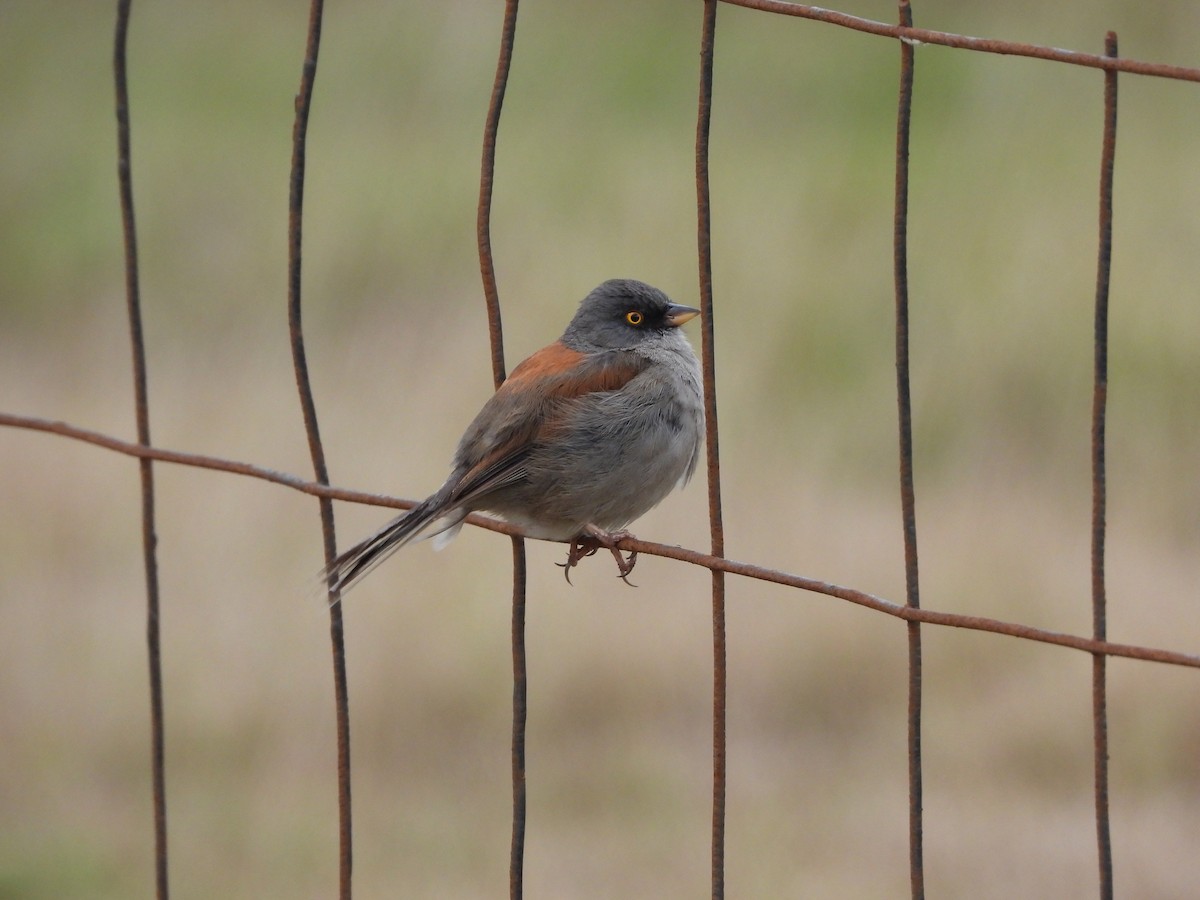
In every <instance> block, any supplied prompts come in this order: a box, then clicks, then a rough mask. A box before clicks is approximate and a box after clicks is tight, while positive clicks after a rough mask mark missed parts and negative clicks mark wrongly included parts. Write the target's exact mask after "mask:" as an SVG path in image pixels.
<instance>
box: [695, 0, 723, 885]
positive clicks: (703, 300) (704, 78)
mask: <svg viewBox="0 0 1200 900" xmlns="http://www.w3.org/2000/svg"><path fill="white" fill-rule="evenodd" d="M716 29H717V0H705V3H704V19H703V25H702V27H701V32H700V100H699V108H698V110H697V113H696V250H697V254H696V255H697V261H698V264H699V268H700V311H701V316H700V322H701V324H700V360H701V368H702V369H703V373H704V447H705V454H706V457H705V458H706V461H707V469H706V471H707V473H708V478H707V482H708V526H709V534H710V540H711V541H712V556H713V557H714V558H716V559H719V558H721V557H723V556H724V555H725V526H724V521H723V519H722V516H721V456H720V453H719V452H718V447H717V373H716V330H715V323H714V318H713V289H712V211H711V208H710V193H709V185H708V135H709V131H710V128H711V125H712V85H713V45H714V42H715V39H716ZM712 631H713V723H712V726H713V728H712V730H713V734H712V743H713V748H712V755H713V764H712V771H713V779H712V835H711V849H710V853H711V860H712V896H713V898H714V900H719V898H721V897H724V896H725V769H726V763H725V740H726V738H725V718H726V716H725V701H726V696H727V692H728V691H727V689H728V678H727V676H726V652H725V572H724V571H723V570H722V569H719V568H714V569H712Z"/></svg>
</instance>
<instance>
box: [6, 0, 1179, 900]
mask: <svg viewBox="0 0 1200 900" xmlns="http://www.w3.org/2000/svg"><path fill="white" fill-rule="evenodd" d="M716 2H717V0H706V2H705V6H704V13H703V24H702V30H701V70H700V98H699V108H698V114H697V126H696V186H697V250H698V263H699V279H700V298H701V306H702V310H703V313H704V316H703V319H702V323H703V324H702V361H703V368H704V380H705V410H706V414H707V416H708V422H707V432H706V447H707V465H708V499H709V515H710V531H711V540H712V548H711V552H709V553H703V552H700V551H696V550H689V549H686V548H682V547H677V546H671V545H665V544H658V543H653V542H650V541H642V540H637V539H633V538H630V539H627V540H625V541H622V542H621V548H622V549H625V550H633V551H637V552H638V553H641V554H645V555H652V556H659V557H661V558H666V559H673V560H676V561H680V562H685V563H689V564H693V565H698V566H702V567H705V568H708V569H709V570H710V572H711V573H712V578H713V590H712V613H713V651H714V675H713V806H712V832H711V839H712V848H711V849H712V893H713V896H714V897H721V896H723V895H724V876H725V861H724V845H725V833H724V831H725V792H726V784H725V767H726V760H725V716H726V709H725V702H726V667H725V666H726V662H725V650H726V645H725V594H724V576H725V575H726V574H735V575H739V576H743V577H748V578H752V579H756V580H759V581H765V582H770V583H775V584H779V585H783V586H787V587H791V588H796V589H799V590H803V591H808V592H813V593H818V594H823V595H826V596H830V597H834V598H837V599H841V600H844V601H847V602H850V603H854V604H857V605H860V606H863V607H865V608H868V609H871V610H874V611H876V612H882V613H884V614H887V615H890V616H893V617H895V618H898V619H902V620H904V621H905V622H906V624H907V629H908V637H909V645H908V651H909V652H908V666H909V672H908V676H909V677H908V687H909V716H908V753H909V825H910V830H909V842H910V881H911V890H912V895H913V896H914V897H922V896H923V895H924V870H923V860H922V807H921V804H922V797H921V754H920V749H921V748H920V713H921V645H920V629H919V626H920V625H921V624H928V625H937V626H941V627H955V628H965V629H970V630H975V631H982V632H988V633H992V634H999V635H1005V636H1009V637H1015V638H1018V639H1023V640H1032V641H1038V642H1042V643H1048V644H1053V645H1057V646H1062V647H1069V648H1073V649H1076V650H1079V651H1081V652H1086V653H1089V654H1091V655H1092V657H1093V669H1092V672H1093V682H1092V684H1093V691H1092V697H1093V703H1092V706H1093V732H1094V744H1095V752H1094V766H1095V773H1094V774H1095V779H1094V790H1095V808H1096V832H1097V846H1098V864H1099V877H1100V895H1101V897H1102V898H1111V897H1112V895H1113V863H1112V847H1111V834H1110V828H1109V806H1108V732H1107V696H1106V674H1107V660H1108V658H1109V657H1124V658H1128V659H1136V660H1140V661H1145V662H1155V663H1160V664H1168V665H1177V666H1185V667H1190V668H1200V656H1197V655H1195V654H1187V653H1182V652H1177V651H1170V650H1164V649H1160V648H1151V647H1142V646H1135V645H1129V644H1120V643H1113V642H1110V641H1109V640H1108V639H1107V630H1106V597H1105V568H1104V551H1105V515H1106V480H1105V423H1106V402H1107V385H1108V372H1107V351H1108V329H1107V320H1108V292H1109V276H1110V269H1111V256H1112V219H1113V208H1112V192H1113V176H1114V150H1115V142H1116V123H1117V118H1116V116H1117V73H1118V72H1127V73H1131V74H1139V75H1145V76H1152V77H1161V78H1168V79H1175V80H1183V81H1193V82H1197V81H1200V69H1196V68H1187V67H1182V66H1173V65H1165V64H1160V63H1150V62H1143V61H1138V60H1131V59H1121V58H1120V57H1119V56H1118V55H1117V41H1116V36H1115V35H1114V34H1113V33H1111V32H1110V33H1109V34H1108V36H1107V39H1106V42H1105V53H1104V55H1102V56H1101V55H1093V54H1086V53H1079V52H1075V51H1070V50H1062V49H1058V48H1051V47H1042V46H1038V45H1033V44H1024V43H1017V42H1009V41H998V40H991V39H985V38H976V37H970V36H966V35H958V34H952V33H948V32H939V31H930V30H926V29H918V28H914V27H913V26H912V18H911V8H910V6H909V3H908V0H898V6H899V24H897V25H887V24H884V23H881V22H875V21H872V20H868V19H863V18H860V17H856V16H851V15H848V14H845V13H840V12H835V11H831V10H826V9H821V8H818V7H813V6H805V5H802V4H795V3H787V2H782V0H724V2H727V3H731V4H734V5H738V6H743V7H746V8H749V9H755V10H760V11H766V12H772V13H779V14H784V15H789V16H795V17H799V18H805V19H810V20H815V21H820V22H825V23H828V24H833V25H837V26H839V27H843V28H848V29H852V30H855V31H859V32H864V33H869V34H874V35H878V36H883V37H890V38H896V39H899V40H900V41H901V42H902V43H901V67H900V91H899V101H898V112H897V131H896V180H895V211H894V212H895V215H894V242H893V252H894V276H895V300H896V366H897V403H898V413H899V418H898V431H899V444H900V486H901V514H902V526H903V530H904V544H905V576H906V577H905V585H906V597H905V602H904V603H903V604H900V603H896V602H893V601H891V600H886V599H884V598H881V597H877V596H875V595H872V594H868V593H865V592H863V591H859V590H856V589H853V588H849V587H844V586H840V585H834V584H830V583H827V582H822V581H819V580H816V579H812V578H808V577H805V576H801V575H796V574H792V573H788V572H784V571H781V570H778V569H772V568H767V567H763V566H758V565H754V564H751V563H746V562H739V561H737V560H730V559H727V558H725V556H724V531H723V525H722V516H721V497H720V470H719V454H718V445H717V437H718V429H717V404H716V396H715V371H714V339H715V327H714V317H713V289H712V260H711V239H710V233H711V210H710V197H709V184H708V138H709V131H710V126H711V111H712V83H713V75H712V67H713V45H714V35H715V24H716ZM130 3H131V0H119V2H118V8H117V24H116V33H115V38H114V52H113V68H114V79H115V86H116V115H117V138H118V182H119V185H118V186H119V192H120V205H121V213H122V227H123V238H124V255H125V281H126V300H127V306H128V317H129V329H130V340H131V347H132V355H133V370H134V372H133V374H134V401H135V412H136V419H137V440H136V442H131V441H126V440H122V439H120V438H116V437H112V436H109V435H105V434H101V433H98V432H95V431H89V430H86V429H82V428H78V427H75V426H72V425H69V424H67V423H63V422H56V421H50V420H47V419H42V418H37V417H30V416H18V415H14V414H9V413H0V426H3V427H9V428H20V429H26V430H33V431H40V432H43V433H48V434H53V435H57V436H60V437H65V438H69V439H73V440H79V441H82V442H86V443H90V444H93V445H95V446H99V447H101V448H104V449H107V450H109V451H113V452H118V453H122V454H125V455H128V456H130V457H134V458H136V459H137V460H138V462H139V470H140V473H141V499H142V525H143V529H142V530H143V557H144V566H145V572H146V589H147V607H146V608H147V647H148V661H149V669H150V701H151V731H152V747H151V776H152V781H153V804H154V837H155V842H154V843H155V874H156V888H157V896H158V897H159V898H160V900H161V898H166V897H167V896H168V878H167V873H168V865H167V863H168V856H167V816H166V801H165V764H164V737H163V731H164V729H163V684H162V671H161V650H160V639H159V599H160V598H159V586H158V563H157V554H156V536H155V522H154V519H155V502H154V481H153V468H152V466H153V463H154V462H166V463H173V464H179V465H186V466H191V467H196V468H203V469H210V470H214V471H224V472H227V473H231V474H235V475H239V476H243V477H253V478H258V479H262V480H266V481H270V482H273V483H276V484H280V485H284V486H287V487H289V488H292V489H294V490H297V491H300V492H303V493H306V494H308V495H311V496H314V497H317V498H318V499H319V506H320V514H321V525H322V536H323V542H324V550H325V554H326V559H327V561H328V560H331V559H332V558H333V557H334V555H335V553H336V539H335V532H334V522H333V508H332V501H333V500H335V499H336V500H343V501H347V502H356V503H364V504H371V505H378V506H385V507H392V508H398V509H406V508H411V507H412V506H413V505H414V503H413V501H411V500H406V499H400V498H394V497H387V496H383V495H379V494H372V493H366V492H361V491H352V490H348V489H344V488H338V487H335V486H332V485H330V483H329V478H328V471H327V467H326V463H325V458H324V451H323V448H322V444H321V439H320V432H319V429H318V426H317V416H316V408H315V403H314V400H313V395H312V390H311V386H310V383H309V377H308V368H307V363H306V356H305V350H304V339H303V332H302V328H301V302H300V300H301V247H302V241H301V237H302V222H303V188H304V168H305V142H306V134H307V124H308V116H309V111H310V108H311V102H312V93H313V86H314V80H315V75H316V64H317V54H318V49H319V42H320V30H321V20H322V11H323V4H322V0H312V3H311V6H310V12H309V25H308V34H307V43H306V50H305V58H304V63H303V68H302V76H301V83H300V90H299V93H298V94H297V96H296V116H295V122H294V128H293V156H292V166H291V173H290V193H289V217H288V246H289V258H288V324H289V334H290V337H291V343H292V352H293V361H294V365H295V374H296V380H297V387H298V390H299V394H300V402H301V411H302V414H303V417H304V425H305V431H306V435H307V439H308V442H309V448H310V454H311V456H312V462H313V469H314V476H315V480H313V481H308V480H305V479H303V478H300V477H297V476H295V475H291V474H288V473H283V472H278V471H274V470H270V469H266V468H263V467H259V466H255V465H252V464H249V463H241V462H236V461H232V460H226V459H220V458H217V457H212V456H204V455H201V454H195V453H186V452H180V451H172V450H167V449H164V448H158V447H154V446H153V444H152V442H151V439H150V427H149V399H148V389H147V374H146V361H145V344H144V338H143V334H142V324H141V307H140V295H139V287H138V257H137V238H136V227H135V217H134V206H133V193H132V166H131V158H130V118H129V100H128V86H127V77H126V42H127V33H128V25H129V15H130ZM516 15H517V0H507V2H506V6H505V14H504V24H503V27H502V31H501V41H500V59H499V62H498V64H497V70H496V77H495V82H494V84H493V90H492V97H491V104H490V106H489V110H488V117H487V122H486V125H485V129H484V147H483V161H482V166H481V175H480V195H479V205H478V211H477V212H478V218H477V230H478V244H479V258H480V271H481V276H482V279H483V286H484V293H485V300H486V308H487V314H488V322H489V336H490V346H491V353H492V362H493V375H494V381H495V384H496V385H499V384H500V383H502V381H503V380H504V377H505V365H504V351H503V337H502V328H501V315H500V312H501V310H500V302H499V295H498V291H497V288H496V278H495V268H494V262H493V259H492V251H491V239H490V214H491V195H492V182H493V176H494V168H495V147H496V134H497V130H498V126H499V118H500V112H501V107H502V103H503V98H504V92H505V87H506V84H507V78H508V72H509V68H510V66H511V62H512V52H513V41H514V36H515V28H516ZM919 44H935V45H941V46H945V47H951V48H958V49H966V50H970V51H976V52H986V53H995V54H1003V55H1015V56H1024V57H1029V58H1037V59H1044V60H1050V61H1055V62H1060V63H1066V64H1070V65H1077V66H1086V67H1091V68H1096V69H1101V70H1103V71H1104V73H1105V89H1104V133H1103V147H1102V155H1101V166H1100V168H1101V177H1100V213H1099V219H1100V229H1099V230H1100V238H1099V251H1098V262H1097V285H1096V299H1095V325H1094V385H1093V398H1092V501H1093V502H1092V522H1091V538H1092V556H1091V576H1092V613H1093V629H1092V636H1091V637H1090V638H1089V637H1083V636H1078V635H1071V634H1063V633H1059V632H1053V631H1047V630H1044V629H1038V628H1033V627H1030V626H1027V625H1022V624H1019V623H1012V622H1005V621H1001V620H996V619H989V618H983V617H978V616H966V615H960V614H956V613H947V612H939V611H936V610H930V609H926V608H923V607H922V606H921V605H920V598H919V582H918V565H917V563H918V560H917V545H916V516H915V497H914V486H913V476H912V465H913V453H912V409H911V395H910V385H909V376H908V368H909V333H908V303H909V297H908V283H907V213H908V147H909V133H910V124H911V104H912V91H913V62H914V47H915V46H917V45H919ZM467 522H468V523H470V524H472V525H475V526H478V527H483V528H486V529H489V530H492V531H496V532H500V533H503V534H506V535H508V536H510V537H511V538H512V539H513V620H512V624H513V632H512V639H513V674H514V685H513V736H512V777H513V820H512V846H511V857H510V873H509V874H510V879H509V880H510V895H511V896H513V897H519V896H521V893H522V891H523V859H524V834H525V813H526V810H525V716H526V688H527V685H526V673H525V648H524V624H525V581H526V579H525V556H524V543H523V539H524V535H523V533H522V532H521V530H520V529H519V528H516V527H514V526H512V525H509V524H507V523H504V522H501V521H498V520H495V519H491V518H489V517H486V516H481V515H478V514H473V515H471V516H469V517H468V519H467ZM336 599H337V598H336V597H331V600H336ZM330 635H331V643H332V649H333V668H334V688H335V703H336V713H337V749H338V763H337V765H338V772H337V776H338V811H339V849H340V856H339V887H340V896H341V897H342V898H344V900H345V898H349V897H350V896H351V871H352V852H351V848H352V843H351V796H350V756H349V702H348V687H347V681H346V656H345V648H344V636H343V623H342V606H341V604H338V603H336V602H333V603H331V605H330Z"/></svg>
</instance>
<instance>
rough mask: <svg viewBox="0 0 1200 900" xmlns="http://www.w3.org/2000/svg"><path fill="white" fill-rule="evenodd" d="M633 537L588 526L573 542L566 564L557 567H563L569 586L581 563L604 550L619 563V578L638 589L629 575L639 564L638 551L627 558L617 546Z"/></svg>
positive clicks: (623, 532) (628, 534) (627, 533)
mask: <svg viewBox="0 0 1200 900" xmlns="http://www.w3.org/2000/svg"><path fill="white" fill-rule="evenodd" d="M631 537H633V535H632V534H630V533H629V532H628V531H624V530H622V531H604V530H602V529H600V528H597V527H596V526H595V525H588V526H586V527H585V528H584V529H583V533H582V534H579V535H577V536H576V537H575V539H574V540H572V541H571V546H570V549H569V550H568V551H567V561H566V562H565V563H556V565H558V566H561V567H562V570H563V576H564V577H565V578H566V579H567V584H570V583H571V570H572V569H573V568H575V566H577V565H579V561H580V560H582V559H586V558H587V557H589V556H592V555H594V554H595V553H596V551H597V550H599V549H601V548H604V549H605V550H607V551H609V552H610V553H611V554H612V555H613V559H615V560H616V561H617V569H618V570H619V572H620V574H619V575H618V576H617V577H618V578H620V579H621V580H622V581H624V582H625V583H626V584H627V585H629V586H630V587H637V585H635V584H634V583H633V582H632V581H630V580H629V573H630V572H632V571H633V567H634V565H635V564H636V563H637V551H636V550H631V551H630V553H629V556H628V557H625V556H622V555H621V551H620V550H619V549H618V548H617V544H619V543H620V542H621V541H623V540H625V539H626V538H631Z"/></svg>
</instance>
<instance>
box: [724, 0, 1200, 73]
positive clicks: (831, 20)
mask: <svg viewBox="0 0 1200 900" xmlns="http://www.w3.org/2000/svg"><path fill="white" fill-rule="evenodd" d="M721 2H723V3H728V4H730V5H732V6H744V7H745V8H746V9H756V10H759V11H761V12H771V13H779V14H781V15H785V16H795V17H797V18H801V19H812V20H814V21H817V22H826V23H828V24H830V25H839V26H841V27H842V28H849V29H851V30H852V31H862V32H865V33H866V34H876V35H879V36H881V37H891V38H899V39H900V40H904V41H909V42H915V43H918V44H938V45H940V46H942V47H953V48H954V49H957V50H974V51H975V52H977V53H996V54H1000V55H1002V56H1027V57H1029V58H1031V59H1045V60H1050V61H1052V62H1060V63H1067V64H1068V65H1072V66H1086V67H1088V68H1092V69H1104V70H1105V71H1106V72H1129V73H1131V74H1134V75H1148V76H1150V77H1153V78H1171V79H1174V80H1177V81H1200V69H1197V68H1192V67H1189V66H1171V65H1167V64H1165V63H1151V62H1142V61H1140V60H1136V59H1119V58H1116V57H1112V56H1107V55H1106V56H1098V55H1096V54H1093V53H1079V52H1077V51H1075V50H1062V49H1060V48H1058V47H1042V46H1039V45H1037V44H1023V43H1020V42H1018V41H998V40H994V39H992V38H978V37H971V36H969V35H965V34H953V33H951V32H948V31H929V30H928V29H925V28H909V27H907V26H904V25H888V24H886V23H884V22H876V21H874V20H872V19H863V18H861V17H859V16H852V15H849V14H847V13H842V12H835V11H834V10H831V9H822V8H821V7H819V6H805V5H804V4H802V3H788V2H785V0H721Z"/></svg>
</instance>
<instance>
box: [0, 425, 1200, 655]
mask: <svg viewBox="0 0 1200 900" xmlns="http://www.w3.org/2000/svg"><path fill="white" fill-rule="evenodd" d="M0 427H6V428H22V429H26V430H29V431H40V432H43V433H46V434H54V435H58V436H59V437H65V438H71V439H73V440H78V441H82V442H83V443H88V444H94V445H96V446H99V447H103V448H105V449H107V450H112V451H115V452H117V453H123V454H125V455H126V456H134V457H138V458H145V459H155V460H159V461H160V462H169V463H176V464H178V465H185V466H192V467H195V468H199V469H211V470H213V471H217V472H228V473H230V474H234V475H240V476H245V477H250V478H257V479H260V480H262V481H269V482H271V483H273V484H279V485H283V486H285V487H290V488H292V489H293V490H296V491H299V492H301V493H304V494H308V495H310V496H313V497H325V498H328V499H331V500H341V501H344V502H346V503H361V504H364V505H367V506H380V507H385V508H388V509H412V508H413V507H414V506H416V505H417V501H416V500H409V499H405V498H401V497H390V496H387V495H384V494H373V493H370V492H367V491H353V490H348V489H347V488H340V487H335V486H331V485H328V484H319V483H317V482H314V481H306V480H304V479H303V478H298V477H296V476H295V475H288V474H286V473H283V472H278V471H276V470H274V469H267V468H263V467H260V466H254V465H251V464H249V463H241V462H234V461H231V460H226V459H218V458H216V457H210V456H203V455H201V454H198V453H181V452H179V451H177V450H165V449H160V448H157V447H143V446H142V445H140V444H137V443H134V442H132V441H123V440H121V439H119V438H114V437H111V436H109V435H105V434H100V433H98V432H95V431H89V430H87V429H85V428H77V427H75V426H73V425H68V424H66V423H65V422H55V421H51V420H49V419H40V418H37V417H35V416H17V415H13V414H12V413H0ZM465 521H466V523H467V524H468V525H474V526H476V527H477V528H484V529H486V530H488V531H495V532H497V533H499V534H506V535H509V536H510V537H511V536H513V535H524V532H523V531H522V530H521V529H520V528H518V527H517V526H515V525H511V524H509V523H508V522H503V521H501V520H499V519H493V518H490V517H488V516H483V515H479V514H478V513H473V514H472V515H469V516H467V518H466V519H465ZM617 546H618V547H619V548H620V549H621V550H625V551H630V550H636V551H637V552H638V554H639V555H644V556H658V557H662V558H663V559H674V560H678V561H679V562H686V563H690V564H691V565H695V566H700V567H702V568H705V569H710V570H719V571H721V572H725V573H726V574H730V575H741V576H743V577H745V578H751V579H754V580H756V581H766V582H770V583H771V584H778V585H783V586H785V587H794V588H799V589H800V590H802V591H809V592H811V593H814V594H824V595H825V596H827V597H834V598H837V599H839V600H845V601H847V602H849V603H853V604H855V605H857V606H862V607H865V608H867V609H872V610H875V611H876V612H881V613H885V614H886V615H889V616H893V617H894V618H897V619H903V620H905V621H911V622H922V623H924V624H929V625H943V626H948V627H951V628H965V629H967V630H969V631H984V632H988V633H990V634H999V635H1006V636H1008V637H1014V638H1020V639H1022V640H1027V641H1037V642H1039V643H1043V644H1055V645H1057V646H1059V647H1070V648H1072V649H1074V650H1080V651H1082V652H1084V653H1102V654H1104V655H1105V656H1119V657H1124V658H1126V659H1137V660H1142V661H1144V662H1155V663H1163V664H1166V665H1172V666H1184V667H1186V668H1191V669H1200V655H1196V654H1192V653H1182V652H1179V651H1176V650H1163V649H1160V648H1156V647H1142V646H1138V645H1136V644H1119V643H1114V642H1112V641H1108V640H1103V641H1098V640H1096V639H1094V638H1086V637H1080V636H1078V635H1073V634H1064V633H1063V632H1059V631H1048V630H1046V629H1043V628H1034V627H1032V626H1029V625H1021V624H1018V623H1016V622H1005V621H1002V620H1000V619H989V618H986V617H983V616H968V615H962V614H960V613H948V612H938V611H936V610H932V609H928V608H926V607H915V608H914V607H911V606H907V605H905V604H901V603H895V602H893V601H891V600H887V599H884V598H883V597H879V596H877V595H875V594H870V593H867V592H866V591H859V590H856V589H854V588H850V587H845V586H843V585H838V584H833V583H831V582H828V581H821V580H819V579H816V578H809V577H806V576H804V575H796V574H793V573H791V572H784V571H782V570H780V569H772V568H769V567H767V566H759V565H755V564H753V563H747V562H740V561H738V560H734V559H728V558H726V557H717V556H713V555H712V554H710V553H704V552H702V551H700V550H690V549H688V548H686V547H680V546H677V545H674V544H659V543H655V542H653V541H645V540H641V539H638V538H627V539H625V540H623V541H621V542H619V544H618V545H617Z"/></svg>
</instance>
